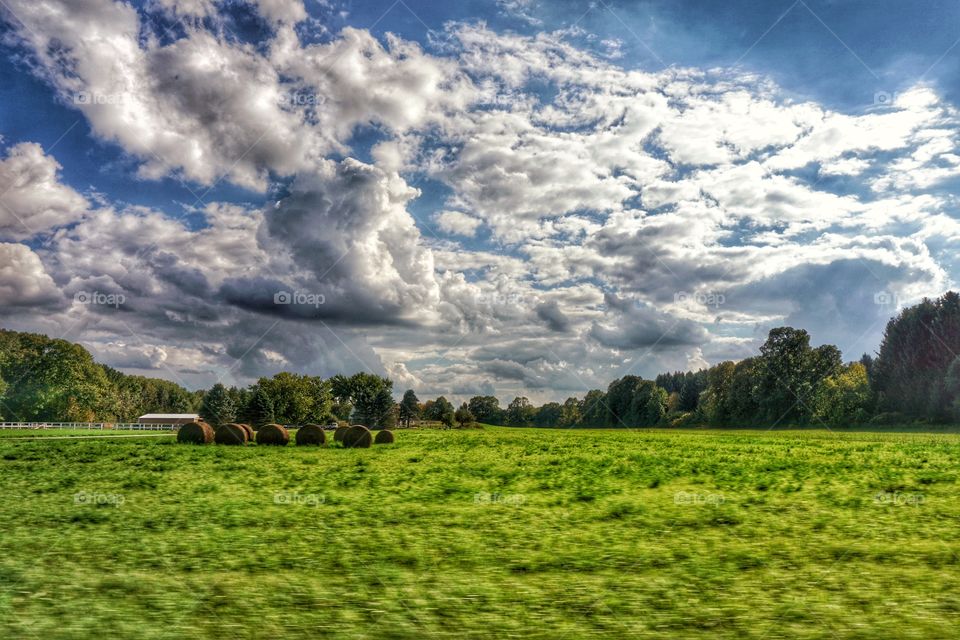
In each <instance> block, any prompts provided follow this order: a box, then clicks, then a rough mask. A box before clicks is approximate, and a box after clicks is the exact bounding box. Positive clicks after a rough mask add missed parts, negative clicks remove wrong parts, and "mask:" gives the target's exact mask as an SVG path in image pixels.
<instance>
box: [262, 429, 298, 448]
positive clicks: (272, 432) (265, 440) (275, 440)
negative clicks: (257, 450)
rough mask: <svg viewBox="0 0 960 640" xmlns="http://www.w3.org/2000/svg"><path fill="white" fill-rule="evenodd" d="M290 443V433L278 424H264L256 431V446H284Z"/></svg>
mask: <svg viewBox="0 0 960 640" xmlns="http://www.w3.org/2000/svg"><path fill="white" fill-rule="evenodd" d="M288 442H290V432H289V431H287V429H286V427H284V426H282V425H279V424H265V425H263V426H262V427H260V430H259V431H257V444H267V445H276V446H279V447H283V446H286V444H287V443H288Z"/></svg>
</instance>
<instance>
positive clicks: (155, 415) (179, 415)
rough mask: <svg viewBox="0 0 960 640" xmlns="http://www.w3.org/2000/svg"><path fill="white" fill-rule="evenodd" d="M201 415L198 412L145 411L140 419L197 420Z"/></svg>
mask: <svg viewBox="0 0 960 640" xmlns="http://www.w3.org/2000/svg"><path fill="white" fill-rule="evenodd" d="M199 417H200V416H199V415H197V414H196V413H145V414H143V415H142V416H140V417H139V418H137V419H138V420H175V419H178V418H184V419H188V418H189V419H191V420H196V419H197V418H199Z"/></svg>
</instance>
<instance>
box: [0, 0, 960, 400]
mask: <svg viewBox="0 0 960 640" xmlns="http://www.w3.org/2000/svg"><path fill="white" fill-rule="evenodd" d="M11 1H13V0H11ZM159 2H160V4H159V5H158V6H160V7H161V8H162V9H163V10H166V11H170V12H173V13H174V14H175V15H178V16H181V17H185V18H189V19H185V20H184V23H185V24H183V25H182V28H183V31H182V35H179V34H178V35H177V36H176V37H174V38H173V40H170V36H168V37H167V38H164V39H160V38H157V37H155V36H156V34H153V33H152V31H151V29H152V28H153V27H152V25H151V23H150V22H149V21H147V20H146V19H145V18H144V16H143V15H142V14H140V13H138V12H137V10H136V9H134V8H133V7H131V6H130V5H128V4H124V3H116V2H111V1H109V0H88V1H87V2H84V3H70V2H52V3H51V2H48V3H43V4H42V5H41V4H37V3H34V2H27V0H15V1H13V9H14V10H15V11H16V12H17V14H18V15H19V16H20V17H21V18H22V19H23V20H24V23H25V25H26V27H24V28H23V29H21V30H20V31H19V35H20V37H21V38H23V40H24V42H25V44H26V45H27V46H28V47H29V48H30V49H31V50H32V51H33V55H34V56H35V58H36V62H37V64H38V65H39V66H38V69H40V71H41V73H42V74H43V75H44V76H45V77H46V78H47V79H48V80H49V82H50V83H51V84H52V86H53V87H54V88H55V89H56V90H57V91H58V92H59V93H60V94H61V95H62V96H64V97H66V98H67V99H68V100H69V101H70V103H71V105H72V106H75V107H76V108H77V109H79V110H80V111H81V112H82V113H83V114H84V116H85V117H86V118H87V119H88V121H89V122H90V125H91V129H92V131H93V133H94V135H95V136H96V137H98V138H100V139H103V140H108V141H112V142H113V143H115V144H117V145H118V146H119V147H120V148H121V149H122V150H123V151H125V152H127V153H129V154H131V155H132V156H133V157H135V158H137V159H138V160H139V162H140V166H139V175H140V177H141V178H147V179H152V178H161V177H166V176H170V175H179V176H180V177H182V178H184V179H186V180H188V181H192V182H196V183H200V184H204V185H213V184H216V183H218V181H222V182H230V183H233V184H234V185H239V186H242V187H247V188H250V189H253V190H259V191H264V190H266V189H267V188H268V186H270V185H271V183H272V182H273V183H274V184H275V185H276V188H275V189H272V190H271V193H276V194H277V195H276V197H275V198H274V201H273V202H269V203H267V204H266V205H265V206H262V207H261V206H260V205H259V204H258V205H249V206H247V205H239V204H231V203H222V202H221V203H215V204H210V205H205V204H200V203H198V204H197V206H198V207H199V209H198V210H196V211H191V213H193V214H194V216H193V217H194V218H196V217H202V223H201V224H199V225H196V226H189V225H187V224H186V223H184V222H181V221H179V220H174V219H171V218H170V217H169V216H167V215H164V214H161V213H159V212H157V211H153V210H149V209H144V208H139V207H130V206H128V207H121V206H119V205H117V206H113V205H111V203H110V202H109V198H107V199H97V205H98V207H99V208H95V209H92V210H91V208H90V204H89V203H88V202H87V201H86V199H84V198H83V197H82V196H80V195H79V194H77V193H76V192H74V191H73V190H71V189H69V188H68V187H66V186H64V185H62V183H60V181H59V180H58V179H57V170H58V169H59V165H57V163H56V161H54V160H53V159H52V158H50V157H48V156H45V155H44V154H43V152H42V151H41V150H40V149H39V147H37V146H36V145H30V144H26V145H18V146H17V147H14V148H13V149H11V151H10V152H9V154H8V157H7V158H6V159H5V160H3V161H0V162H2V164H0V182H2V181H3V180H4V179H5V180H7V182H8V183H10V184H12V185H14V187H13V189H11V191H10V196H11V197H12V198H13V200H12V201H10V198H8V197H4V198H3V201H4V204H9V202H8V201H10V202H13V203H14V205H15V206H14V205H11V208H15V210H16V211H18V212H21V213H22V214H23V217H24V221H25V222H29V221H33V222H34V225H35V226H36V231H35V232H34V231H31V232H29V233H28V232H27V231H25V230H22V229H20V228H19V227H18V226H17V225H15V224H12V223H11V224H6V223H5V224H4V225H2V226H0V231H2V232H3V233H4V236H3V237H5V238H9V239H17V240H18V239H26V238H31V237H32V236H33V235H34V233H41V232H42V233H45V234H46V237H45V242H44V243H43V244H42V246H39V247H37V248H36V250H35V251H34V250H32V249H30V248H29V247H26V246H25V245H0V247H3V249H2V251H3V252H5V253H0V276H2V278H0V293H2V294H3V295H4V296H5V297H6V298H8V299H10V300H19V301H21V302H20V303H16V304H20V305H21V306H20V307H19V308H29V306H30V305H41V304H43V305H48V306H49V307H50V308H53V309H60V307H58V306H57V305H58V304H60V305H61V306H62V300H64V299H66V300H69V298H70V296H72V295H73V294H74V293H75V292H77V291H83V290H86V291H89V290H98V291H105V292H111V291H117V292H123V293H124V294H125V295H126V296H127V299H128V303H127V305H126V307H125V309H124V311H123V313H122V315H120V314H117V313H114V312H111V310H110V309H99V308H93V307H90V306H83V305H78V304H74V305H72V307H71V308H70V309H69V310H62V309H60V310H59V311H58V312H57V313H59V314H60V315H54V316H51V317H55V318H56V319H57V320H58V321H64V322H65V320H66V319H67V318H69V319H71V320H74V319H77V320H81V321H82V322H83V323H84V325H83V326H85V327H86V331H87V333H86V334H85V335H86V336H88V338H89V340H90V341H91V344H93V345H95V347H96V348H95V351H97V353H99V354H102V356H103V357H104V358H106V359H108V360H109V361H110V362H115V363H124V366H128V367H132V368H158V367H159V368H160V369H164V370H165V369H166V368H169V369H172V370H175V371H177V372H178V374H179V375H182V376H186V377H188V378H189V379H190V380H202V381H203V382H204V383H208V382H209V381H210V377H211V376H214V377H216V376H219V375H229V376H235V377H236V378H237V380H243V379H248V378H249V377H251V376H256V375H259V374H262V373H264V372H268V371H272V370H276V369H279V368H284V367H288V368H291V367H292V368H298V369H301V370H305V371H323V372H325V373H327V374H329V373H333V372H336V371H337V370H345V371H354V370H360V369H365V368H369V369H372V370H375V371H377V372H381V373H385V372H389V373H390V374H391V375H393V376H395V377H396V378H397V380H398V383H399V384H402V385H411V386H420V385H422V386H423V387H424V390H425V392H426V393H430V392H439V393H448V394H467V393H478V392H490V391H491V390H496V392H497V393H501V394H511V393H528V394H529V395H531V396H532V397H534V398H539V399H546V398H545V397H546V396H547V395H548V394H550V393H552V392H551V391H549V390H555V391H554V392H555V393H557V394H559V393H562V392H565V391H570V392H573V391H576V390H582V389H583V388H584V387H586V386H605V385H606V383H607V382H609V381H610V379H612V378H613V377H615V376H617V375H622V373H623V372H624V371H625V370H632V371H639V372H641V373H645V374H647V375H652V374H654V373H656V368H658V367H664V368H668V367H669V368H683V367H685V366H702V365H704V364H705V363H706V362H708V361H713V360H716V359H718V358H723V357H739V356H742V355H745V354H746V353H747V352H748V351H749V349H750V347H751V346H753V345H754V344H755V343H756V341H757V339H758V338H760V337H762V333H763V329H764V328H766V327H768V326H769V325H770V323H773V322H797V323H808V324H809V325H810V326H811V327H814V328H815V329H816V330H817V331H818V332H819V333H820V334H821V335H822V339H824V340H829V339H830V337H831V335H835V336H836V339H837V340H838V341H839V340H846V341H847V342H846V343H845V344H848V345H849V346H850V347H851V348H860V346H856V345H857V340H856V338H857V336H855V335H853V334H852V327H853V326H854V324H856V323H864V322H865V323H867V324H868V325H869V324H870V323H873V322H875V321H876V320H877V318H878V317H879V315H878V314H881V313H882V312H881V311H878V310H877V309H876V308H875V306H864V301H868V300H869V299H871V298H870V296H872V295H873V292H874V291H876V290H883V289H887V288H889V289H891V290H895V291H897V292H898V293H902V294H903V295H904V296H906V297H911V298H912V297H915V296H919V295H922V294H924V293H938V292H939V291H940V290H941V289H943V288H945V287H948V286H950V284H951V282H952V278H951V275H952V274H951V272H950V268H949V267H948V265H947V264H945V262H946V261H947V260H946V259H945V258H944V255H947V254H949V253H950V252H951V251H952V250H953V249H954V247H953V245H952V243H954V242H956V241H957V240H958V239H960V227H958V224H957V222H956V221H955V219H954V216H953V215H952V214H953V211H954V206H955V203H954V202H952V201H951V199H950V198H949V197H948V196H945V195H943V194H942V193H938V192H937V191H936V188H937V187H938V186H939V185H942V184H943V182H944V181H945V180H947V179H949V178H952V177H954V176H956V175H957V174H958V173H960V149H958V146H960V142H958V139H957V134H956V131H957V124H958V114H957V113H956V110H955V109H954V108H953V107H951V106H950V105H948V104H946V103H945V102H944V101H943V100H942V99H941V98H940V97H939V96H938V95H937V94H935V93H934V92H933V91H931V90H930V89H928V88H924V87H917V88H915V89H913V90H910V91H907V92H905V93H904V94H901V95H900V96H899V97H898V99H897V100H896V102H895V103H894V104H893V105H892V106H890V107H888V108H885V109H884V110H882V111H871V112H867V113H852V114H850V113H839V112H836V111H833V110H831V109H828V108H826V107H824V106H822V105H819V104H815V103H812V102H803V103H796V102H792V101H791V100H790V99H789V98H787V97H784V96H783V95H782V94H781V92H780V91H779V90H778V88H777V87H776V86H774V85H773V84H772V83H770V82H769V81H768V80H765V79H763V78H758V77H755V76H750V75H745V74H741V73H739V72H734V71H731V70H710V71H704V70H698V69H676V68H672V69H667V70H664V71H662V72H656V73H651V72H646V71H642V70H625V69H623V68H621V67H618V66H616V65H615V64H614V63H613V62H612V61H611V59H610V58H615V57H616V52H617V44H616V43H607V45H606V46H607V49H608V52H609V53H610V54H612V55H610V56H608V57H607V58H606V59H601V58H600V57H598V56H596V55H594V54H591V53H589V52H588V51H586V50H584V49H581V48H578V47H577V46H575V45H574V44H572V43H571V41H570V40H569V39H568V38H567V36H568V35H569V34H564V33H541V34H537V35H533V36H524V35H519V34H516V33H504V34H499V33H495V32H493V31H491V30H490V29H488V28H487V27H485V26H484V25H482V24H471V25H463V24H454V25H450V26H449V27H448V28H449V29H450V31H449V35H450V36H451V38H450V40H449V41H448V42H444V43H433V44H434V46H433V47H432V48H428V49H427V50H425V49H424V47H423V46H421V45H418V44H416V43H413V42H410V41H407V40H404V39H402V38H400V37H398V36H395V35H387V36H385V37H384V38H383V39H382V40H381V39H378V38H376V37H374V36H373V35H372V34H371V33H370V32H368V31H365V30H362V29H355V28H347V29H344V30H343V31H342V32H341V33H340V34H338V35H336V36H333V37H331V38H329V39H325V40H324V41H323V42H322V43H319V44H305V43H304V42H303V41H301V39H300V35H298V31H297V30H296V29H294V27H293V25H294V23H297V22H300V21H303V20H304V19H305V14H304V13H303V5H302V3H300V2H298V1H282V0H260V1H259V2H257V3H255V4H251V5H250V6H253V7H254V8H255V9H256V10H257V11H258V13H259V14H260V16H261V17H263V18H264V20H266V21H267V22H269V23H270V24H269V26H270V29H269V30H268V31H269V36H268V37H267V39H266V40H264V41H263V42H260V43H257V45H256V46H254V45H252V44H245V43H243V42H241V41H239V40H238V39H235V38H231V37H229V36H228V35H226V34H224V33H223V32H221V31H217V30H216V29H214V30H212V31H209V30H207V28H206V27H205V26H204V25H205V24H208V23H209V22H210V21H214V22H215V21H216V19H217V14H218V12H219V10H220V9H221V8H222V5H221V3H215V2H208V1H204V0H192V1H188V0H177V1H174V0H159ZM50 7H56V8H57V9H58V10H56V11H52V10H50ZM501 8H502V9H503V10H507V11H512V12H514V13H517V12H520V13H521V14H524V15H531V14H529V13H528V12H529V11H530V10H532V9H533V8H534V6H533V4H532V3H529V2H507V3H501ZM199 18H204V20H200V19H199ZM54 43H56V44H57V46H56V47H54V46H53V45H54ZM424 46H428V45H424ZM54 52H56V54H54ZM531 80H535V82H531ZM544 87H548V90H544ZM75 94H77V95H82V96H85V97H86V98H87V99H86V100H81V101H79V102H78V103H76V104H73V101H72V99H73V96H74V95H75ZM358 131H362V132H364V133H374V134H375V136H374V137H375V139H376V144H374V145H373V147H372V149H370V152H369V156H367V155H365V154H364V151H365V150H363V149H358V148H351V146H350V145H351V144H353V142H354V140H355V137H354V134H356V133H357V132H358ZM355 156H359V157H364V158H369V161H361V160H359V159H357V158H356V157H355ZM815 171H816V172H819V176H816V177H817V178H818V180H814V179H811V178H810V177H809V175H810V174H811V173H814V172H815ZM419 180H426V181H427V183H430V184H429V187H430V188H429V189H428V188H427V185H426V184H425V183H420V182H418V181H419ZM431 181H435V182H437V183H440V184H439V185H437V184H433V183H431ZM834 182H844V183H845V184H844V186H843V187H842V190H841V188H833V187H831V184H832V183H834ZM17 185H23V186H17ZM433 187H438V188H436V189H433ZM438 192H439V193H441V194H442V195H440V196H436V195H435V194H436V193H438ZM424 194H427V195H426V196H424ZM421 197H423V198H425V199H428V200H429V202H428V204H429V205H430V206H432V207H434V212H428V214H427V216H426V217H425V218H424V219H425V220H430V221H433V222H435V223H436V225H437V228H438V229H439V230H440V231H442V232H444V233H446V234H449V235H450V236H459V238H456V237H446V238H443V239H437V238H435V237H433V236H432V234H424V233H421V231H420V229H419V228H418V225H417V220H416V218H414V216H413V215H412V213H411V209H410V207H411V206H412V203H414V201H416V200H417V198H421ZM417 206H418V207H422V206H423V205H422V204H421V203H417ZM481 227H482V228H483V231H484V233H482V234H481V233H479V231H480V229H481ZM487 230H489V231H490V234H489V235H490V237H489V239H488V237H487V233H486V231H487ZM463 238H470V239H471V240H470V241H469V242H467V241H464V244H468V245H469V246H470V248H469V249H466V248H464V246H462V245H461V244H460V240H462V239H463ZM280 288H284V289H290V290H297V291H301V292H306V293H310V294H322V295H323V296H324V298H325V302H324V304H323V305H317V306H313V307H311V306H309V305H307V306H303V307H297V306H295V305H290V306H285V307H278V306H277V305H276V304H274V303H273V295H274V293H275V292H276V291H277V290H278V289H280ZM61 291H62V292H63V293H62V294H61ZM681 293H684V294H687V297H683V296H679V294H681ZM711 293H713V294H720V295H722V296H724V302H723V304H722V305H713V306H711V305H710V304H706V303H701V302H700V300H701V297H702V296H705V295H707V294H711ZM868 294H869V296H868ZM678 296H679V297H678ZM715 299H716V298H714V300H715ZM678 300H679V302H678ZM691 300H692V301H693V302H691ZM23 301H25V303H26V305H25V307H24V305H23ZM58 301H60V302H58ZM11 304H14V303H11ZM12 308H13V307H11V309H12ZM810 309H814V310H817V312H820V311H822V316H823V318H827V319H828V320H829V321H822V322H819V321H818V320H817V317H818V316H817V315H816V313H814V312H812V311H810ZM831 331H833V332H834V333H833V334H831V333H830V332H831ZM131 333H132V334H133V336H131ZM118 336H119V337H118ZM847 355H850V356H852V355H854V354H847ZM237 358H240V359H241V361H240V362H237ZM191 363H193V365H192V366H191ZM191 376H192V377H191ZM418 390H419V389H418Z"/></svg>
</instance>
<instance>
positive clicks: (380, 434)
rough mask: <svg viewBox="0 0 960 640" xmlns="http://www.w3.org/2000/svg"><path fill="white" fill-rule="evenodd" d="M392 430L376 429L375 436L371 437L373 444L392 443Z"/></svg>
mask: <svg viewBox="0 0 960 640" xmlns="http://www.w3.org/2000/svg"><path fill="white" fill-rule="evenodd" d="M393 440H394V438H393V431H387V430H386V429H384V430H383V431H377V437H376V438H374V439H373V444H393Z"/></svg>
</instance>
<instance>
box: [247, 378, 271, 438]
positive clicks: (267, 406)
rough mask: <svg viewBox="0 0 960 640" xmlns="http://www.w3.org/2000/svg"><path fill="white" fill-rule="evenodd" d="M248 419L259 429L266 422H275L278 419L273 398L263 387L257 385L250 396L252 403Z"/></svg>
mask: <svg viewBox="0 0 960 640" xmlns="http://www.w3.org/2000/svg"><path fill="white" fill-rule="evenodd" d="M246 420H248V421H249V422H250V424H252V425H253V427H254V428H255V429H259V428H260V427H262V426H263V425H265V424H273V423H275V422H276V421H277V418H276V415H275V411H274V407H273V398H271V397H270V394H269V393H267V391H266V390H265V389H263V388H261V387H257V388H256V390H255V391H254V392H253V396H252V397H251V398H250V404H249V406H248V408H247V411H246Z"/></svg>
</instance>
